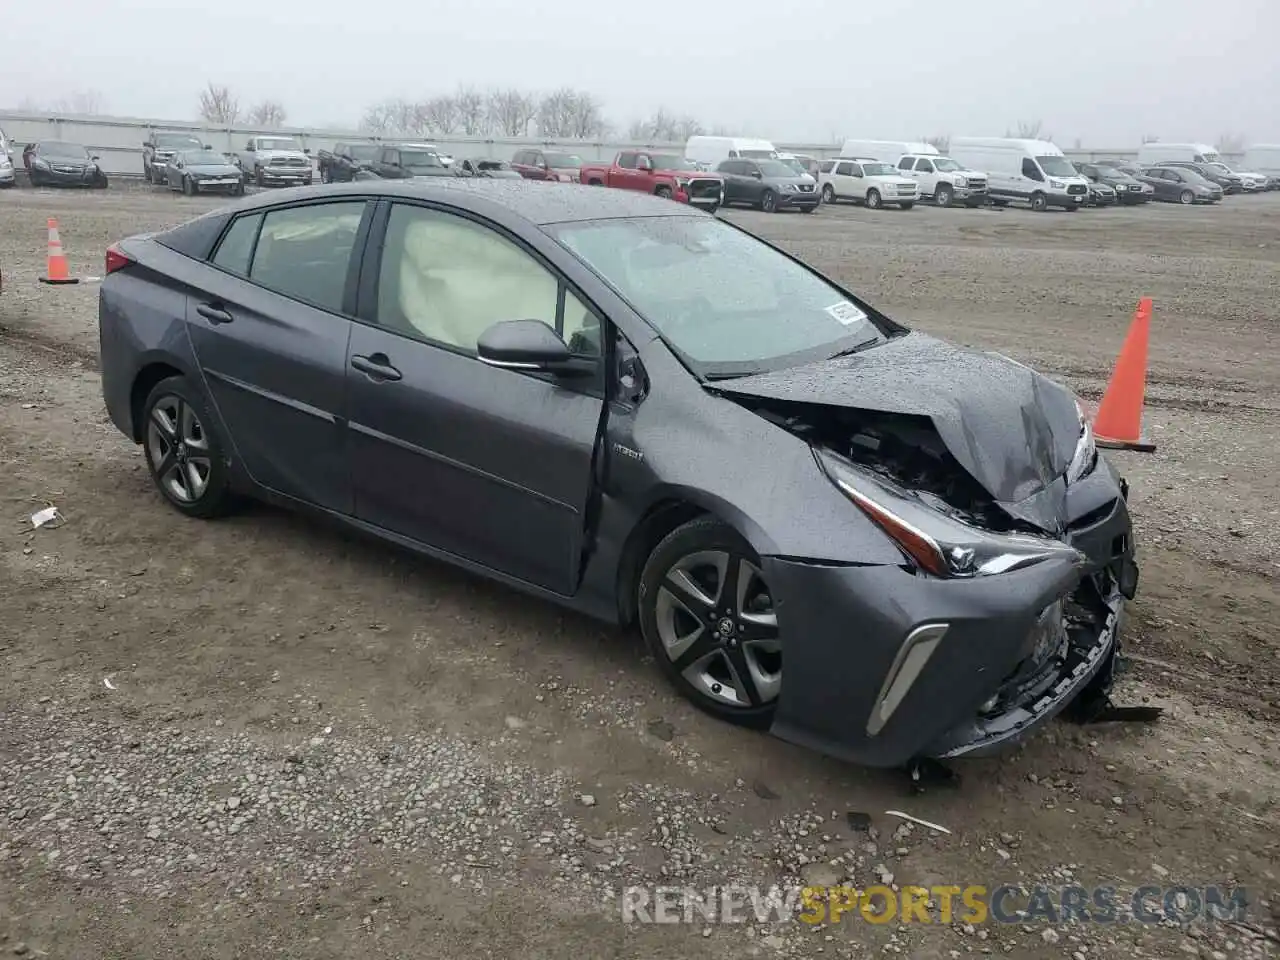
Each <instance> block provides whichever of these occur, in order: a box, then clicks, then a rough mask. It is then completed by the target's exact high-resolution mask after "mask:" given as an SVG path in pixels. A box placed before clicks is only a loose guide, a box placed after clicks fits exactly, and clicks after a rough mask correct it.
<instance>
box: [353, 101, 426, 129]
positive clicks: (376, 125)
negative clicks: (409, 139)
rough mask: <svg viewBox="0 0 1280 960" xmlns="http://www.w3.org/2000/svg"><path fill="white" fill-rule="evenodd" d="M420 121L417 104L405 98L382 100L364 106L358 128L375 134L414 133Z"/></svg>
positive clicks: (418, 127)
mask: <svg viewBox="0 0 1280 960" xmlns="http://www.w3.org/2000/svg"><path fill="white" fill-rule="evenodd" d="M420 125H421V121H420V118H419V115H418V106H417V104H413V103H410V102H409V101H407V100H384V101H382V102H381V103H375V104H374V105H373V106H371V107H368V108H366V110H365V112H364V115H363V116H361V118H360V129H361V130H362V131H363V132H365V133H371V134H374V135H375V136H386V135H387V134H392V133H414V132H417V131H418V130H419V129H420Z"/></svg>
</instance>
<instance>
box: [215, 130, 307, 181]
mask: <svg viewBox="0 0 1280 960" xmlns="http://www.w3.org/2000/svg"><path fill="white" fill-rule="evenodd" d="M232 157H233V159H234V160H235V163H236V164H237V166H239V167H240V169H241V170H243V171H244V172H245V175H246V176H248V177H249V178H251V179H252V180H253V182H254V183H256V184H257V185H258V186H260V187H265V186H269V185H271V184H273V183H275V184H280V185H281V186H300V185H307V186H310V184H311V182H312V180H313V179H314V176H315V172H314V171H313V169H312V167H311V151H310V150H308V149H306V148H304V147H303V146H302V143H301V142H300V141H299V140H298V138H297V137H287V136H269V137H250V138H249V139H248V141H247V142H246V143H245V148H244V152H242V153H237V154H232Z"/></svg>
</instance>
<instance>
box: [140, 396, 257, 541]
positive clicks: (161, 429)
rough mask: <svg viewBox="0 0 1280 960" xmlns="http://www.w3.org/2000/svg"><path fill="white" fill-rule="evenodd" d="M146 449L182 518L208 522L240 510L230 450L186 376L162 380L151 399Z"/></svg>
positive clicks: (155, 477) (151, 468)
mask: <svg viewBox="0 0 1280 960" xmlns="http://www.w3.org/2000/svg"><path fill="white" fill-rule="evenodd" d="M179 441H181V442H180V443H179ZM142 449H143V455H144V456H145V457H146V460H147V470H148V472H149V473H150V474H151V480H152V482H153V483H155V485H156V489H157V490H159V491H160V494H161V496H163V497H164V498H165V500H167V501H168V503H169V505H170V506H171V507H173V508H174V509H175V510H177V511H178V512H179V513H182V514H185V515H186V516H188V517H199V518H201V519H206V520H208V519H212V518H214V517H219V516H223V515H225V514H227V513H229V512H231V511H232V510H233V509H234V508H235V506H236V497H235V495H234V494H233V492H232V490H231V475H230V471H229V469H228V465H227V458H226V453H225V450H226V448H225V446H224V444H223V442H222V439H221V438H220V437H219V436H218V434H217V432H216V427H215V426H214V422H213V417H212V416H211V415H210V414H209V408H208V405H207V404H206V403H205V400H204V396H203V395H202V394H201V393H200V391H199V390H197V389H196V388H195V387H194V386H192V384H191V382H190V381H188V380H187V378H186V377H182V376H177V377H169V378H167V379H165V380H161V381H160V382H159V383H157V384H156V385H155V387H154V388H152V390H151V393H150V394H148V396H147V399H146V402H145V403H144V404H143V407H142ZM175 451H181V452H179V453H177V454H176V455H175Z"/></svg>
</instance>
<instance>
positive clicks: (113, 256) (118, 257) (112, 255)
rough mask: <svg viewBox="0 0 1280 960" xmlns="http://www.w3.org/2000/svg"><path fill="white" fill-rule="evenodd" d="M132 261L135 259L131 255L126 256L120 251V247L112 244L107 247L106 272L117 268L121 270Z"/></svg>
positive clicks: (111, 271)
mask: <svg viewBox="0 0 1280 960" xmlns="http://www.w3.org/2000/svg"><path fill="white" fill-rule="evenodd" d="M134 262H135V261H134V260H133V259H132V258H131V257H127V256H125V255H124V254H123V253H121V252H120V248H119V247H117V246H115V245H114V244H113V245H111V246H109V247H107V263H106V268H107V273H115V272H116V271H117V270H123V269H124V268H125V267H127V266H129V265H130V264H132V263H134Z"/></svg>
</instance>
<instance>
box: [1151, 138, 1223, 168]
mask: <svg viewBox="0 0 1280 960" xmlns="http://www.w3.org/2000/svg"><path fill="white" fill-rule="evenodd" d="M1221 159H1222V158H1221V157H1220V156H1218V148H1217V147H1211V146H1209V144H1207V143H1144V144H1143V145H1142V146H1140V147H1139V148H1138V166H1140V167H1154V166H1155V165H1156V164H1160V163H1168V162H1169V161H1170V160H1176V161H1180V162H1182V163H1216V162H1218V161H1220V160H1221Z"/></svg>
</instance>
